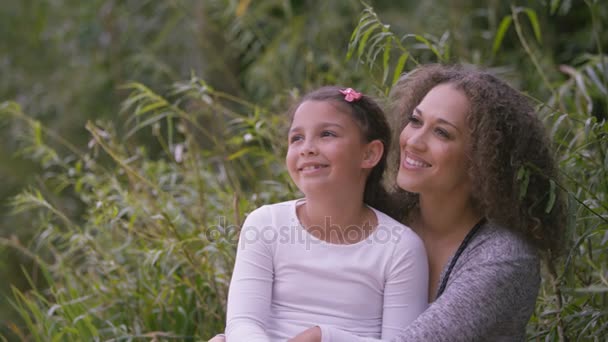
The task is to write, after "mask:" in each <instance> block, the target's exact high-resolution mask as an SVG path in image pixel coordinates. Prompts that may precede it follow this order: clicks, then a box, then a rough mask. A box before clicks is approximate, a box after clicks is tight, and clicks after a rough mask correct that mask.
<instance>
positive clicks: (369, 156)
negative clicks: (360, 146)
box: [361, 140, 384, 169]
mask: <svg viewBox="0 0 608 342" xmlns="http://www.w3.org/2000/svg"><path fill="white" fill-rule="evenodd" d="M383 152H384V144H383V143H382V142H381V141H380V140H373V141H371V142H369V143H367V145H366V146H365V151H364V154H363V160H362V161H361V167H362V168H364V169H371V168H373V167H374V166H376V164H378V162H379V161H380V159H381V158H382V153H383Z"/></svg>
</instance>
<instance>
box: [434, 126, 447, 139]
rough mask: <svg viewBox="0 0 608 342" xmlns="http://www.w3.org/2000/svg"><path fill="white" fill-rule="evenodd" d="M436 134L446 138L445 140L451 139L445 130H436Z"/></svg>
mask: <svg viewBox="0 0 608 342" xmlns="http://www.w3.org/2000/svg"><path fill="white" fill-rule="evenodd" d="M435 133H436V134H437V135H438V136H440V137H442V138H445V139H449V138H450V134H449V133H448V132H447V131H446V130H445V129H442V128H437V129H435Z"/></svg>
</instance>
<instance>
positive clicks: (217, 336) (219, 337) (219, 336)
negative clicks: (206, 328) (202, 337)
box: [208, 335, 226, 342]
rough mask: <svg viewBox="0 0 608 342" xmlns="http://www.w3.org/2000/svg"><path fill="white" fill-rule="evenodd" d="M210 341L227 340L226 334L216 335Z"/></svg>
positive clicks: (222, 341)
mask: <svg viewBox="0 0 608 342" xmlns="http://www.w3.org/2000/svg"><path fill="white" fill-rule="evenodd" d="M208 342H226V337H224V335H215V336H213V338H211V339H210V340H209V341H208Z"/></svg>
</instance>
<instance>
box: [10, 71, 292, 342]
mask: <svg viewBox="0 0 608 342" xmlns="http://www.w3.org/2000/svg"><path fill="white" fill-rule="evenodd" d="M127 88H128V89H129V90H131V94H130V96H129V97H128V98H127V99H126V100H125V102H124V106H125V110H128V111H129V116H130V119H132V120H127V122H130V123H131V125H132V126H133V127H132V129H131V130H130V132H134V131H137V130H143V129H147V130H149V131H152V132H153V133H152V134H154V135H155V136H156V137H157V140H158V141H159V144H160V145H162V146H163V149H164V152H165V153H163V154H162V155H161V156H160V157H159V158H155V159H153V158H151V157H150V155H149V153H148V151H147V149H146V147H144V146H138V145H131V143H130V142H131V141H130V140H128V139H127V140H118V139H117V138H118V137H117V135H116V132H114V131H113V129H112V128H111V127H110V126H109V125H108V124H106V123H102V122H98V123H92V122H89V123H88V124H87V129H88V131H89V132H90V135H91V137H92V140H91V142H90V143H89V148H88V149H87V151H86V152H84V153H82V154H81V155H79V156H72V158H69V159H61V158H55V163H54V164H53V165H52V166H49V168H50V169H53V174H52V175H51V176H50V177H49V178H48V182H50V183H53V184H61V189H63V191H65V189H72V190H73V191H74V193H75V194H76V195H77V198H78V199H79V200H80V201H81V202H82V203H83V204H84V206H85V208H86V210H85V212H84V213H83V215H82V217H81V218H80V219H81V222H80V223H78V224H76V223H74V222H72V221H71V220H70V219H69V218H67V217H66V216H65V215H64V214H63V213H62V212H61V210H59V209H58V208H57V207H55V206H54V205H53V204H52V203H51V200H50V198H49V197H51V196H50V195H49V194H43V193H42V192H41V191H37V190H35V191H26V192H24V193H22V194H21V195H19V196H17V197H15V199H14V201H13V204H14V206H15V209H16V210H19V211H29V212H32V213H36V212H38V213H39V214H40V216H39V221H38V224H39V226H40V227H41V230H40V231H39V233H38V234H37V236H36V237H35V239H34V245H35V246H37V247H36V249H37V251H35V253H39V254H45V255H47V257H46V259H48V261H46V262H42V263H40V264H39V267H40V268H41V269H42V270H43V271H44V273H45V274H47V275H48V279H47V280H48V283H49V288H48V290H41V291H30V292H28V293H23V292H22V291H20V290H18V289H16V288H14V289H13V291H14V294H15V297H14V299H13V302H14V305H15V306H16V308H17V310H18V311H19V313H20V314H21V316H22V317H23V319H24V321H25V327H23V328H19V327H17V326H13V329H14V331H15V332H16V335H17V336H27V337H28V339H31V340H35V341H48V340H61V341H64V340H65V341H71V340H73V341H78V340H83V339H84V340H99V339H104V340H105V339H108V338H113V337H120V338H128V339H135V338H144V337H147V338H152V337H157V338H174V339H195V338H201V337H209V335H210V334H211V333H213V332H216V331H221V330H222V328H223V317H224V315H225V313H224V308H225V299H226V289H227V283H228V280H229V278H230V273H231V270H232V264H233V261H234V250H235V246H236V241H237V237H238V230H239V226H240V222H241V220H242V217H243V215H244V214H246V213H247V212H248V211H250V210H251V209H253V208H254V207H257V206H259V205H261V204H264V203H268V202H275V201H280V200H285V199H287V198H293V197H294V196H296V194H294V193H293V191H291V190H290V189H289V187H288V181H287V179H286V177H285V175H283V170H282V158H281V157H278V156H277V154H275V153H274V151H273V149H272V148H268V147H269V146H270V147H272V146H276V145H277V142H276V137H277V136H280V135H281V133H280V132H279V131H278V130H279V129H281V128H282V127H283V126H282V125H280V124H278V123H273V122H268V121H266V119H265V118H268V117H269V116H268V115H266V116H264V117H262V116H261V115H259V114H257V116H252V117H250V116H249V115H251V114H250V113H251V112H254V113H259V111H257V112H255V109H256V108H255V106H253V105H249V104H247V103H245V102H243V101H238V102H235V101H230V100H226V97H227V96H226V95H225V94H222V93H221V92H215V91H214V90H213V89H211V88H209V87H207V86H206V85H205V84H204V83H202V82H201V81H200V80H197V79H196V78H193V79H192V80H191V81H190V82H186V83H180V84H177V85H176V86H175V88H174V89H173V91H172V92H171V93H172V94H178V96H176V97H175V99H173V100H169V99H167V98H165V97H163V96H161V95H158V94H156V93H154V92H152V91H151V90H149V89H148V88H147V87H145V86H143V85H141V84H137V83H133V84H129V85H128V86H127ZM200 95H205V96H200ZM231 106H232V107H234V106H236V107H239V106H240V107H241V111H239V112H235V111H233V110H229V109H227V108H228V107H231ZM14 107H15V105H14V104H12V103H6V104H4V105H3V108H14ZM184 107H187V108H189V111H188V112H186V111H185V110H184V109H183V108H184ZM221 116H224V117H231V118H232V120H218V119H217V117H221ZM161 120H162V121H170V122H172V124H168V123H167V124H166V125H165V128H166V131H165V132H162V133H161V132H160V130H161V128H160V127H159V125H158V124H159V121H161ZM211 120H215V121H216V122H217V123H218V125H223V127H214V131H215V132H216V133H214V134H212V133H210V132H209V131H207V128H206V127H209V126H206V125H205V124H204V122H208V121H211ZM28 122H29V124H30V126H31V127H36V128H37V130H38V129H40V130H41V131H42V132H47V131H48V129H47V128H44V127H41V125H40V124H39V122H37V121H28ZM252 124H253V125H252ZM209 128H210V127H209ZM37 130H36V131H37ZM36 131H34V132H31V131H30V133H29V134H32V135H33V136H36V135H37V133H35V132H36ZM206 134H207V135H206ZM235 136H247V138H244V139H242V140H237V139H234V137H235ZM201 138H208V139H210V140H212V141H213V142H214V143H213V144H212V145H211V146H212V147H211V148H204V147H201V146H202V145H201V144H200V139H201ZM281 140H282V139H281ZM220 141H226V142H228V143H221V142H220ZM30 142H31V144H32V146H31V147H27V148H39V147H40V146H45V147H46V148H47V149H50V147H49V146H48V145H46V141H45V139H44V138H36V139H31V141H30ZM267 145H268V146H267ZM241 150H245V151H247V153H241V152H240V151H241ZM105 157H109V158H110V159H111V162H110V163H108V162H105V163H102V159H103V158H105ZM39 161H40V162H43V161H44V155H40V156H39ZM249 177H251V178H249ZM249 179H268V180H269V181H266V182H249V181H248V180H249ZM271 179H274V181H270V180H271Z"/></svg>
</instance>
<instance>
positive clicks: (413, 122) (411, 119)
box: [408, 115, 422, 126]
mask: <svg viewBox="0 0 608 342" xmlns="http://www.w3.org/2000/svg"><path fill="white" fill-rule="evenodd" d="M408 120H409V122H408V124H410V125H412V126H420V125H422V121H420V119H419V118H417V117H415V116H414V115H410V117H409V118H408Z"/></svg>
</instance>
